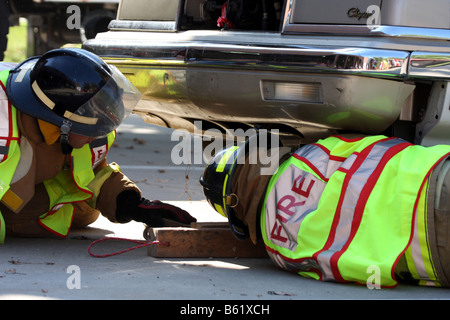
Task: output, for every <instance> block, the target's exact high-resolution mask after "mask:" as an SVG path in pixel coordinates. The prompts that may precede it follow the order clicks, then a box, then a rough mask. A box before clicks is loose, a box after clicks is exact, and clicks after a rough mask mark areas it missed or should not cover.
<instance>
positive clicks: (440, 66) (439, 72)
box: [409, 51, 450, 80]
mask: <svg viewBox="0 0 450 320" xmlns="http://www.w3.org/2000/svg"><path fill="white" fill-rule="evenodd" d="M409 76H410V77H411V78H426V79H433V80H438V79H442V80H448V79H450V53H433V52H421V51H416V52H413V53H412V54H411V62H410V67H409Z"/></svg>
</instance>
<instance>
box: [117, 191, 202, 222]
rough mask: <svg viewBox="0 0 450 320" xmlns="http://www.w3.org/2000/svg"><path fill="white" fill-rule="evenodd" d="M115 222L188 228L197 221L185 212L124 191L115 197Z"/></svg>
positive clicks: (134, 192) (135, 193)
mask: <svg viewBox="0 0 450 320" xmlns="http://www.w3.org/2000/svg"><path fill="white" fill-rule="evenodd" d="M116 220H117V221H118V222H120V223H126V222H129V221H131V220H134V221H138V222H143V223H145V224H146V225H148V226H150V227H174V226H189V225H190V224H191V222H195V221H197V219H195V218H194V217H192V216H191V215H190V214H189V213H188V212H187V211H185V210H183V209H181V208H178V207H176V206H173V205H170V204H168V203H164V202H161V201H159V200H154V201H150V200H148V199H145V198H141V197H140V195H139V194H138V193H137V192H136V191H131V190H128V191H124V192H122V193H120V194H119V195H118V196H117V211H116Z"/></svg>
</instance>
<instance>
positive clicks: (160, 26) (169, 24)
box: [108, 20, 177, 32]
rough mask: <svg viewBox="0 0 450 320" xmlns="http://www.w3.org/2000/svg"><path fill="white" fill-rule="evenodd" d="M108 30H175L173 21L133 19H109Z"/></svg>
mask: <svg viewBox="0 0 450 320" xmlns="http://www.w3.org/2000/svg"><path fill="white" fill-rule="evenodd" d="M108 28H109V29H110V30H127V31H130V30H137V31H149V30H151V31H171V32H174V31H176V30H177V28H176V22H175V21H138V20H136V21H133V20H111V22H110V23H109V25H108Z"/></svg>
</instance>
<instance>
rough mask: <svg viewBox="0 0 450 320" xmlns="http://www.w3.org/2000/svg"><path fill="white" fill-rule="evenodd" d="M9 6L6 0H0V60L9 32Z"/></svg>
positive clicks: (1, 59)
mask: <svg viewBox="0 0 450 320" xmlns="http://www.w3.org/2000/svg"><path fill="white" fill-rule="evenodd" d="M8 18H9V7H8V4H7V3H6V1H4V0H1V1H0V61H3V59H4V58H5V56H4V52H5V51H6V45H7V43H8V38H7V35H8V32H9V21H8Z"/></svg>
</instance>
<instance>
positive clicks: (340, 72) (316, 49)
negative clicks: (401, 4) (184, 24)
mask: <svg viewBox="0 0 450 320" xmlns="http://www.w3.org/2000/svg"><path fill="white" fill-rule="evenodd" d="M115 33H116V34H119V33H120V32H115ZM127 34H130V35H131V34H134V36H136V34H137V35H138V36H136V37H135V40H133V39H132V38H129V39H127V37H126V35H127ZM154 36H156V37H157V39H156V40H155V39H154V41H147V40H146V39H147V38H146V37H148V33H147V32H142V33H139V32H135V33H130V32H125V33H124V34H123V35H122V36H121V39H113V38H111V39H108V37H106V38H104V39H97V40H90V41H88V42H86V43H85V44H84V47H85V48H86V49H88V50H91V51H93V52H95V53H97V54H98V55H100V56H102V57H103V58H104V59H105V60H107V61H108V62H109V63H113V64H115V65H117V66H118V67H119V69H121V71H122V72H124V73H125V74H126V75H127V76H128V77H129V78H130V79H131V81H132V82H133V83H134V84H135V85H136V86H137V87H138V88H139V89H140V90H141V91H142V93H143V100H142V102H141V103H140V104H139V105H138V108H137V111H139V112H148V113H151V114H153V115H156V116H158V117H159V118H160V119H162V121H163V122H165V123H166V124H168V126H170V127H175V128H176V127H179V126H178V125H176V124H175V122H171V121H172V120H173V119H175V118H178V119H192V120H196V119H200V120H207V121H210V122H215V121H217V122H227V121H228V122H239V123H248V124H249V125H253V124H256V123H283V124H285V125H288V126H292V127H295V128H296V129H298V130H299V131H301V132H302V133H305V132H306V131H308V130H310V129H312V131H314V130H316V129H318V130H322V129H323V130H329V129H332V130H334V129H343V130H355V131H359V132H364V133H369V134H373V133H379V132H382V131H383V130H385V129H386V128H388V127H389V126H390V125H391V124H392V123H394V122H395V121H396V120H397V119H398V117H399V115H400V113H401V111H402V108H403V107H404V102H405V100H406V98H407V97H408V96H409V95H410V94H411V93H412V91H413V90H414V85H411V84H407V82H409V81H414V80H423V79H426V80H429V81H447V80H449V79H450V53H442V52H437V53H433V52H425V51H417V52H415V51H414V52H412V51H408V50H390V49H378V48H362V47H358V46H340V45H339V46H336V45H335V46H325V45H305V46H300V45H292V43H284V44H282V45H280V44H279V43H278V44H277V45H276V46H275V44H274V43H275V42H276V41H272V42H268V41H266V42H265V43H266V44H263V43H262V42H263V41H264V39H263V40H261V38H264V37H266V38H267V37H269V38H270V35H267V34H261V35H260V36H261V37H259V40H258V41H259V42H258V43H257V42H253V43H252V42H248V41H244V42H242V43H246V45H240V44H239V40H238V39H233V38H230V37H233V36H232V35H231V34H227V35H225V36H224V39H226V40H227V42H225V41H223V42H221V43H217V41H216V42H214V41H212V40H211V39H213V38H209V39H207V40H205V41H199V40H198V39H192V38H189V36H188V35H185V36H184V37H183V36H182V35H180V34H174V33H159V34H157V33H154V34H152V37H154ZM269 38H267V39H269ZM174 39H177V41H175V40H174ZM148 40H150V38H148ZM267 43H272V44H273V45H267ZM276 83H281V84H282V85H281V87H283V88H286V87H289V86H292V85H294V86H296V85H297V86H299V88H302V84H306V85H307V86H309V87H308V88H311V86H313V87H314V88H315V89H314V90H315V98H314V99H311V100H308V99H303V100H302V99H298V98H295V99H292V100H289V99H284V100H283V99H271V98H268V97H273V96H271V95H270V92H269V95H267V90H270V88H274V87H275V85H273V84H276ZM317 84H318V85H317ZM317 97H319V98H317Z"/></svg>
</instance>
